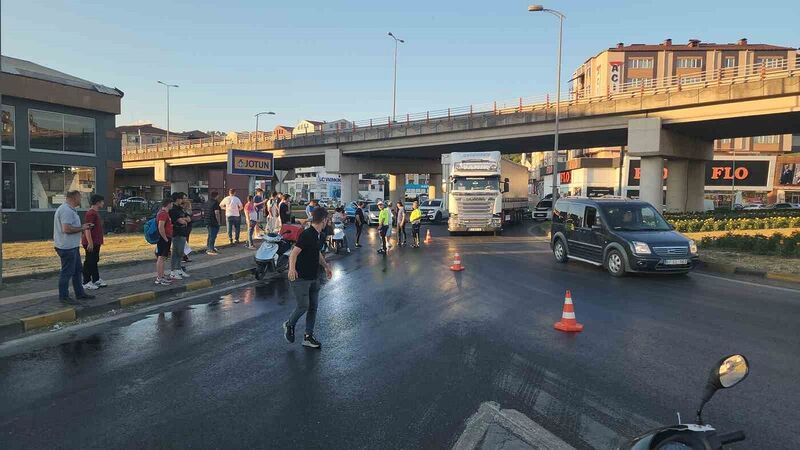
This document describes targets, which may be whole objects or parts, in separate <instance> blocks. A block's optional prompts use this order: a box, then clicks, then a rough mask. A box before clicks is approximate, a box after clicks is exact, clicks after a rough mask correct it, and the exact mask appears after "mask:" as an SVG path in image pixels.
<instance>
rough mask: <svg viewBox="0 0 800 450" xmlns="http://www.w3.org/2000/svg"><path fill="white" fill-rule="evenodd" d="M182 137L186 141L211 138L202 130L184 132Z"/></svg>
mask: <svg viewBox="0 0 800 450" xmlns="http://www.w3.org/2000/svg"><path fill="white" fill-rule="evenodd" d="M181 135H182V136H183V137H185V138H186V139H205V138H207V137H211V135H209V134H208V133H206V132H203V131H200V130H192V131H184V132H183V133H181Z"/></svg>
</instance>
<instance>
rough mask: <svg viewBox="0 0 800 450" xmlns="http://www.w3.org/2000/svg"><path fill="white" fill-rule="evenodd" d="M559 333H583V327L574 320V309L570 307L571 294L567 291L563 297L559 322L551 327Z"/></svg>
mask: <svg viewBox="0 0 800 450" xmlns="http://www.w3.org/2000/svg"><path fill="white" fill-rule="evenodd" d="M553 327H555V329H556V330H559V331H574V332H578V331H583V325H582V324H580V323H578V321H577V320H575V309H574V308H573V307H572V294H570V292H569V290H567V294H566V295H565V296H564V311H563V312H562V313H561V320H560V321H558V322H556V323H555V325H553Z"/></svg>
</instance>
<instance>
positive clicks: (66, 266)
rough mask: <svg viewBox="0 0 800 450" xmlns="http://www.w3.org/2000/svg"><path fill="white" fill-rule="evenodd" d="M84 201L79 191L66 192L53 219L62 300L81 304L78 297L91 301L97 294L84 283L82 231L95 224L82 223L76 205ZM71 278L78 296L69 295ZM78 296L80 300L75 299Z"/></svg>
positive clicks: (60, 297)
mask: <svg viewBox="0 0 800 450" xmlns="http://www.w3.org/2000/svg"><path fill="white" fill-rule="evenodd" d="M80 204H81V193H80V191H69V192H67V195H66V199H65V202H64V203H62V204H61V206H59V207H58V209H56V213H55V217H54V218H53V245H54V247H55V249H56V253H57V254H58V256H59V258H61V273H60V274H59V276H58V298H59V300H61V302H62V303H66V304H69V305H80V304H81V303H80V302H78V300H91V299H93V298H94V295H89V294H87V293H86V291H85V290H84V289H83V283H82V282H81V281H82V280H81V275H82V274H81V272H82V270H81V269H82V268H81V251H80V247H81V233H83V232H84V231H86V230H91V229H92V225H91V224H88V223H85V224H83V225H81V218H80V217H78V212H77V211H75V208H77V207H78V206H80ZM70 279H71V280H72V289H73V290H74V291H75V299H72V298H70V296H69V282H70ZM76 299H77V300H76Z"/></svg>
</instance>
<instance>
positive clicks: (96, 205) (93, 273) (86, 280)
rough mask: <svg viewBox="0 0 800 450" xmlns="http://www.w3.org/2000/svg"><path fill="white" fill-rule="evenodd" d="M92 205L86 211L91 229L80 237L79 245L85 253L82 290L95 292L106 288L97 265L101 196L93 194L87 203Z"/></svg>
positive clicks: (101, 206) (100, 237)
mask: <svg viewBox="0 0 800 450" xmlns="http://www.w3.org/2000/svg"><path fill="white" fill-rule="evenodd" d="M89 202H90V203H91V204H92V205H91V207H90V208H89V210H88V211H86V217H84V219H85V220H86V223H87V224H90V225H91V228H89V229H88V230H84V232H83V236H81V245H83V249H84V251H85V252H86V260H85V261H84V263H83V288H84V289H87V290H95V289H98V288H101V287H106V286H108V284H107V283H106V282H105V281H103V280H102V279H101V278H100V271H99V270H98V268H97V264H98V263H99V262H100V246H101V245H103V220H102V219H101V218H100V214H99V211H100V210H101V209H103V207H104V206H105V201H104V199H103V196H102V195H98V194H94V195H92V197H91V200H90V201H89Z"/></svg>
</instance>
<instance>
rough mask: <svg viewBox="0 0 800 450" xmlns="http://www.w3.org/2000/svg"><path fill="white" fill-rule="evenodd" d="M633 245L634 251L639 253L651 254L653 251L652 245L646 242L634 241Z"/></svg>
mask: <svg viewBox="0 0 800 450" xmlns="http://www.w3.org/2000/svg"><path fill="white" fill-rule="evenodd" d="M631 246H632V247H633V253H636V254H637V255H649V254H650V253H651V252H650V246H649V245H647V244H646V243H644V242H639V241H633V242H631Z"/></svg>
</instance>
